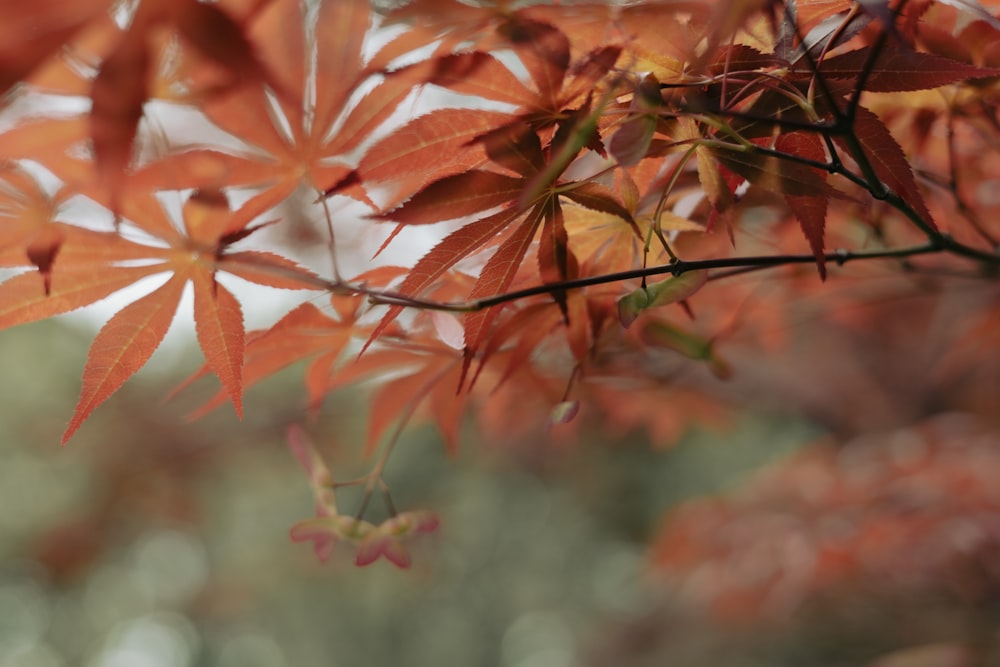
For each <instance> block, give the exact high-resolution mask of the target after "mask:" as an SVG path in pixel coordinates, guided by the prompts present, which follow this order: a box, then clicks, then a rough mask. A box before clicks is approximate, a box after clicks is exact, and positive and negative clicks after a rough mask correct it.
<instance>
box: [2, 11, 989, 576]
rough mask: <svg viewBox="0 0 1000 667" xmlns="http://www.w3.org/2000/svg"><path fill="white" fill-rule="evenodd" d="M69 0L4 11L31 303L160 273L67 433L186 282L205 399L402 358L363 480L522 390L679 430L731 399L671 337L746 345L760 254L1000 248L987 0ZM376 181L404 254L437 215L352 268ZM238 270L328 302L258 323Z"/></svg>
mask: <svg viewBox="0 0 1000 667" xmlns="http://www.w3.org/2000/svg"><path fill="white" fill-rule="evenodd" d="M64 4H66V3H60V2H57V1H56V0H44V1H43V2H36V3H22V2H17V1H15V0H5V1H4V2H3V3H2V8H3V12H4V16H5V25H4V28H3V30H4V31H5V38H6V39H5V41H4V44H5V46H4V47H3V48H2V49H0V73H2V74H3V77H2V79H0V86H3V89H4V90H5V91H6V108H5V112H4V119H5V129H4V130H3V132H2V133H0V138H2V141H0V158H2V159H3V160H4V163H3V167H2V172H0V181H2V182H0V198H2V205H0V218H2V219H0V262H2V266H4V267H10V268H14V269H18V270H19V272H17V273H16V274H15V275H13V277H11V278H9V279H7V280H6V281H5V282H3V283H0V327H9V326H14V325H18V324H23V323H26V322H31V321H36V320H39V319H43V318H47V317H51V316H54V315H57V314H60V313H64V312H68V311H71V310H74V309H77V308H80V307H83V306H86V305H88V304H91V303H94V302H96V301H99V300H101V299H104V298H105V297H107V296H109V295H111V294H113V293H115V292H118V291H120V290H123V289H124V288H126V287H128V286H131V285H133V284H134V283H137V282H139V281H145V280H146V279H147V278H151V277H159V280H160V281H161V283H160V284H159V286H158V287H156V288H155V289H153V290H152V291H151V292H149V293H148V294H146V295H145V296H141V297H139V298H137V299H136V300H134V301H133V302H131V303H130V304H128V305H126V306H125V307H123V308H122V309H121V310H120V311H119V312H118V313H117V314H115V315H114V316H113V317H112V318H111V319H110V320H109V321H108V322H107V323H106V324H105V326H104V327H103V328H102V329H101V331H100V332H99V333H98V335H97V337H96V340H95V341H94V344H93V346H92V348H91V351H90V354H89V357H88V360H87V364H86V367H85V369H84V372H83V388H82V392H81V397H80V401H79V403H78V405H77V408H76V411H75V413H74V414H73V416H72V418H71V420H70V423H69V426H68V428H67V430H66V433H65V436H64V440H68V439H69V438H70V437H71V436H72V434H73V433H74V432H76V430H77V429H78V428H79V427H80V426H81V425H82V424H83V422H84V421H85V420H86V419H87V417H88V416H89V415H90V414H91V413H92V411H93V410H94V409H95V408H96V407H97V406H98V405H100V404H101V403H102V402H103V401H105V400H106V399H107V398H108V397H109V396H111V395H112V394H113V393H114V392H115V391H116V390H117V389H118V388H119V387H120V386H121V385H122V384H123V383H124V382H125V381H126V380H127V379H128V378H129V377H130V376H132V375H133V374H134V373H135V372H136V371H138V370H139V368H141V367H142V366H143V365H144V364H145V363H146V361H147V360H148V359H149V357H150V356H151V355H152V354H153V352H154V351H155V349H156V348H157V347H158V345H159V344H160V342H161V341H162V339H163V337H164V335H165V334H166V331H167V329H168V328H169V326H170V324H171V322H172V321H173V319H174V316H175V313H176V311H177V308H178V304H179V303H180V301H181V297H182V295H183V294H184V293H185V291H187V290H190V291H193V293H194V318H195V322H196V325H197V337H198V342H199V344H200V346H201V349H202V350H203V352H204V355H205V359H206V366H205V369H204V370H203V372H202V373H201V374H204V373H208V372H211V373H212V374H214V375H216V376H217V377H218V378H219V380H220V382H221V385H222V389H221V391H220V394H219V396H218V397H217V398H216V399H213V400H212V401H210V402H209V403H208V404H207V405H206V408H205V409H210V408H213V407H215V406H216V405H218V404H219V403H222V402H225V401H226V400H227V399H228V400H230V401H231V402H232V403H233V405H234V406H235V408H236V411H237V412H240V411H241V410H242V396H243V392H244V391H245V390H246V388H247V387H249V386H251V385H253V384H255V383H257V382H259V381H261V380H263V379H265V378H267V377H269V376H270V375H272V374H274V373H276V372H277V371H279V370H280V369H282V368H285V367H287V366H289V365H291V364H293V363H296V362H299V361H307V363H308V366H307V370H306V381H305V384H306V388H307V391H308V394H309V401H310V406H311V407H312V408H313V409H314V410H319V409H321V406H322V403H323V401H324V399H325V398H326V396H327V395H329V394H330V392H332V391H334V390H336V389H338V388H341V387H344V386H347V385H350V384H354V383H357V382H361V381H366V380H369V379H380V380H381V384H380V386H379V389H378V390H377V391H376V392H375V394H374V396H373V399H372V405H373V408H372V411H371V422H370V429H369V436H368V442H367V443H366V446H365V451H366V452H367V453H372V452H374V451H376V450H377V449H378V448H379V447H380V446H381V447H382V448H383V449H382V454H381V455H380V456H379V458H378V459H377V460H378V463H377V464H376V469H375V470H373V471H372V474H371V476H370V478H369V482H370V484H368V485H366V488H367V491H368V493H367V495H366V496H365V498H366V500H365V503H363V506H366V505H367V498H368V496H369V495H370V494H371V492H372V490H373V489H374V488H375V486H377V485H380V484H383V483H384V482H383V481H382V479H381V469H382V467H383V466H384V465H385V460H386V458H387V457H388V454H389V452H391V449H392V447H393V444H394V443H395V441H396V439H397V438H398V436H399V429H400V428H402V424H405V423H406V422H408V421H409V420H410V419H411V418H412V417H413V416H414V415H417V414H427V415H428V416H429V417H430V419H431V420H432V421H433V422H434V423H435V424H436V425H437V426H438V427H439V429H440V431H441V432H442V434H443V436H444V438H445V441H446V443H447V445H448V447H449V449H450V450H454V449H455V448H456V447H457V441H458V430H459V425H460V421H461V417H462V415H463V414H465V413H466V412H467V410H468V409H475V410H476V411H477V414H478V415H479V417H480V419H481V423H482V424H483V425H484V426H483V427H484V428H491V427H492V428H495V429H496V430H498V431H501V432H506V433H509V434H511V435H516V434H515V433H511V432H512V429H513V430H516V429H517V428H519V427H518V426H516V425H513V424H514V422H513V421H512V420H511V419H510V416H511V415H512V414H517V416H518V419H517V420H516V421H517V423H519V424H531V423H538V422H544V421H545V420H546V419H547V420H548V421H550V422H551V423H558V424H563V423H565V424H567V425H566V426H565V427H564V428H565V429H567V430H571V429H573V428H574V427H575V420H574V417H575V416H576V414H577V412H578V411H579V409H580V406H581V405H586V406H588V409H590V410H592V411H598V410H600V411H602V412H603V413H604V414H605V415H606V418H605V423H606V424H607V425H609V426H611V427H617V428H620V429H622V430H628V429H632V428H635V427H645V428H647V429H648V430H649V431H650V432H651V433H653V434H654V437H656V438H657V439H659V440H668V439H670V438H672V437H673V436H675V435H676V434H677V433H678V432H679V431H680V430H681V429H682V428H683V427H684V425H685V423H687V422H688V421H692V420H699V419H705V418H706V415H711V416H712V417H713V418H714V416H715V415H716V414H717V413H718V411H719V405H718V403H717V402H715V401H714V400H712V399H711V398H710V397H708V396H707V395H706V394H705V392H704V391H703V390H702V389H699V388H697V387H692V386H689V385H685V384H684V383H682V382H665V381H664V380H665V379H668V378H666V377H665V376H667V375H670V374H672V373H673V368H674V366H672V365H671V364H670V362H669V360H670V359H674V358H676V359H687V360H693V361H694V362H700V363H702V364H704V366H705V367H706V368H707V369H708V370H709V371H710V372H711V373H712V374H714V375H715V376H718V377H727V376H729V375H730V372H731V368H730V365H729V364H727V363H726V361H725V360H724V359H723V357H722V356H720V354H719V352H718V351H717V349H716V348H717V347H718V346H717V344H716V343H717V337H718V336H720V335H722V334H723V333H724V332H726V331H729V330H731V328H732V327H734V326H736V325H737V324H738V321H737V319H738V318H737V317H736V315H734V313H738V312H740V306H739V304H740V303H741V300H743V301H744V302H745V299H746V295H745V294H744V293H743V292H741V291H740V287H739V286H738V282H739V281H735V280H723V279H726V278H731V277H732V276H734V275H736V274H742V273H747V272H750V271H755V270H759V269H771V270H778V269H780V268H781V267H786V268H785V270H788V271H793V270H794V268H795V267H796V266H797V265H802V264H814V265H815V266H816V268H817V270H818V275H819V278H823V279H825V278H826V277H827V275H828V272H829V270H830V268H829V267H830V265H833V264H836V265H838V266H839V265H843V264H845V263H847V262H849V261H851V262H853V261H854V260H859V259H869V260H887V261H891V262H893V266H894V267H895V269H897V270H903V269H913V267H915V266H917V267H923V268H928V269H933V270H941V267H942V266H947V267H948V269H949V270H957V271H966V272H968V271H969V270H970V267H971V269H972V271H976V270H980V271H982V272H983V273H984V274H987V275H992V272H995V269H996V267H997V266H998V265H1000V255H998V254H997V253H998V251H997V248H998V247H1000V246H998V243H997V240H996V239H997V238H998V237H1000V225H998V223H997V220H1000V217H998V216H997V215H996V213H997V212H998V211H997V210H996V209H997V208H998V207H1000V202H998V200H997V199H996V197H995V196H991V195H990V192H989V189H988V188H984V187H983V186H981V184H982V183H984V182H987V183H989V182H993V181H992V177H991V176H989V174H991V173H996V171H995V168H996V165H995V164H994V163H995V161H996V158H995V154H996V153H995V152H994V153H991V152H990V151H982V150H976V147H979V146H982V145H983V144H986V145H987V146H990V147H993V148H996V147H997V141H998V137H1000V133H998V132H997V123H998V121H997V117H996V99H997V89H996V84H995V78H996V77H997V76H998V75H1000V68H998V67H997V65H1000V46H998V45H1000V21H998V20H997V19H996V18H995V17H994V16H992V15H991V14H990V13H989V12H987V11H986V10H985V9H983V8H982V7H980V6H979V5H978V4H976V3H975V2H974V1H973V0H948V1H941V2H934V1H931V0H919V1H912V2H902V1H900V2H888V1H882V0H875V1H866V2H862V3H858V4H854V3H852V2H848V1H847V0H819V1H815V2H813V1H809V2H787V3H782V2H768V3H760V2H744V1H742V0H733V1H731V2H716V3H712V2H697V1H693V2H680V3H678V2H656V1H648V2H641V3H635V4H630V5H625V6H619V5H617V4H614V3H609V4H604V3H600V2H594V3H582V4H573V5H568V6H563V5H548V4H540V5H528V6H523V7H516V6H514V5H513V4H512V3H509V2H504V1H502V0H498V1H497V2H487V3H483V4H481V5H475V6H474V5H467V4H463V3H460V2H457V1H455V0H414V1H413V2H410V3H408V4H405V5H403V6H400V7H398V8H394V9H391V10H388V11H386V12H383V13H377V12H376V11H375V10H374V9H373V8H372V6H371V5H370V4H369V2H368V1H367V0H336V1H335V0H326V1H319V0H317V1H316V2H298V1H297V0H220V1H219V2H213V3H208V2H199V1H198V0H182V1H178V0H169V1H167V0H141V1H140V2H135V3H109V2H107V0H88V1H87V2H74V3H71V5H72V11H64V10H66V8H65V7H63V5H64ZM441 99H444V100H446V102H440V100H441ZM435 100H438V101H437V102H435ZM447 100H450V103H449V102H447ZM81 102H82V103H81ZM80 109H83V110H82V111H81V110H80ZM413 109H417V110H418V111H412V110H413ZM402 115H405V116H406V117H407V119H406V120H405V121H402V122H401V121H399V120H398V118H399V117H400V116H402ZM178 117H179V118H183V119H184V122H183V123H173V120H172V119H175V118H178ZM172 123H173V125H172ZM173 126H176V127H177V129H168V128H172V127H173ZM189 128H199V129H198V130H197V131H196V130H192V129H189ZM901 142H902V143H901ZM904 146H905V148H904ZM984 179H987V180H986V181H984ZM303 195H304V196H303ZM303 199H304V200H307V201H311V203H301V204H299V209H300V210H299V211H297V212H296V214H295V215H292V214H290V213H289V211H290V209H291V208H292V206H293V203H294V202H301V201H302V200H303ZM350 201H353V202H356V203H360V204H361V205H364V206H366V207H367V208H368V210H369V213H368V215H367V218H366V220H365V221H364V222H363V223H362V224H363V225H364V226H365V227H366V228H369V227H370V228H371V229H374V230H382V229H384V228H387V227H389V228H391V231H389V232H388V234H386V235H385V240H384V242H383V243H382V248H384V247H386V246H388V245H390V244H395V245H399V244H401V243H403V241H402V240H400V239H405V238H407V235H408V234H409V233H411V232H412V231H413V230H412V228H418V229H419V228H424V227H426V226H429V225H434V226H435V229H436V230H440V235H439V238H440V241H439V242H437V244H436V245H434V246H433V247H432V249H431V250H430V251H429V252H427V253H426V254H424V255H423V256H422V257H420V258H419V259H417V260H416V261H415V263H414V264H413V265H412V266H409V267H405V268H403V267H399V268H397V267H388V266H382V267H380V268H374V269H371V270H367V271H364V272H363V273H361V274H360V275H358V276H344V275H342V274H341V270H340V268H339V267H340V261H339V260H342V259H343V258H341V257H338V255H337V246H336V244H335V243H334V240H335V237H334V231H335V229H343V228H344V225H345V224H351V223H353V224H357V222H356V221H340V220H336V219H335V218H336V217H337V216H335V215H333V214H332V213H331V210H332V208H333V206H334V204H338V205H339V204H340V203H342V202H350ZM81 211H83V213H81ZM303 214H306V215H307V216H312V217H313V218H315V219H316V220H318V221H319V222H320V224H321V225H323V224H324V223H325V227H326V230H325V231H326V233H327V234H328V239H327V240H326V241H315V242H314V243H313V245H314V246H316V247H319V248H321V249H322V248H329V251H330V254H331V257H330V259H331V260H332V266H333V269H332V273H331V274H330V275H325V276H324V275H322V272H319V271H318V270H315V271H314V270H311V269H307V268H305V267H304V266H302V265H301V264H300V263H296V262H295V261H293V260H292V257H291V251H290V250H289V251H288V252H284V251H283V254H278V253H276V252H274V250H275V247H274V243H273V241H259V242H258V246H254V245H253V244H254V242H255V241H257V240H258V239H262V238H264V235H263V234H261V233H258V232H259V230H261V229H263V228H265V227H271V228H273V229H285V230H287V231H288V232H289V233H290V234H292V233H293V232H294V227H295V225H296V224H297V220H299V219H301V218H302V217H303ZM831 248H836V249H834V250H831ZM380 251H381V249H380ZM928 256H930V257H928ZM921 262H926V264H921ZM934 262H937V263H936V264H935V263H934ZM956 267H957V268H956ZM164 276H165V278H164ZM658 276H667V277H666V278H665V279H662V280H660V279H658V278H657V277H658ZM230 277H233V278H237V279H242V280H243V281H249V282H250V283H255V284H257V285H261V286H266V287H272V288H280V289H289V290H304V291H309V292H310V293H311V294H313V295H315V292H320V293H323V294H324V295H329V301H328V303H329V307H327V305H326V303H324V304H323V306H322V307H321V306H320V305H317V302H316V301H306V302H304V303H302V304H301V305H299V306H298V307H296V308H294V309H293V310H291V312H289V313H287V314H286V315H285V316H284V317H281V318H280V319H278V321H277V322H276V323H275V324H274V325H273V326H272V327H270V328H269V329H267V330H263V331H255V332H249V333H247V332H246V331H245V326H244V321H243V314H242V306H241V304H240V301H239V300H238V298H237V297H236V296H235V295H234V294H233V292H232V291H231V289H230V288H227V287H226V282H227V281H228V280H230ZM813 280H814V281H815V280H816V278H815V277H814V278H813ZM229 284H230V285H232V283H231V282H230V283H229ZM189 286H190V287H189ZM734 303H735V304H736V306H735V307H734V306H733V304H734ZM671 305H673V306H674V307H671V308H666V307H664V306H671ZM378 307H381V310H377V308H378ZM405 309H411V310H415V311H416V314H415V316H413V317H408V318H401V317H400V315H401V314H402V312H403V311H404V310H405ZM372 311H374V314H371V313H372ZM695 315H697V318H695ZM359 348H360V349H361V350H362V351H363V353H362V354H360V355H356V354H355V352H356V351H357V349H359ZM664 359H666V360H668V361H667V362H666V363H665V362H664ZM199 375H200V374H199ZM665 405H670V406H673V408H672V409H669V410H668V409H664V407H663V406H665ZM576 421H578V420H576ZM393 429H395V430H393ZM311 470H312V474H315V473H316V470H317V468H316V467H315V466H314V467H312V468H311ZM361 514H363V512H362V513H361ZM345 521H346V523H345ZM429 525H430V524H429V520H428V519H426V517H424V516H423V515H414V516H409V515H406V514H398V515H395V518H393V519H391V520H390V523H388V524H383V525H382V526H379V527H376V526H372V525H371V524H368V523H365V522H363V519H362V516H361V515H360V514H359V516H358V517H357V518H356V519H350V520H346V519H345V520H344V521H342V520H341V517H340V515H338V514H337V513H336V512H335V511H334V510H333V509H331V508H329V507H328V508H327V509H326V511H322V510H321V512H320V517H319V518H318V519H316V520H313V522H312V523H306V524H302V525H300V526H298V527H297V529H296V534H297V535H298V536H300V537H305V538H308V539H313V540H314V541H316V542H317V546H318V547H319V548H320V549H321V550H325V549H326V548H327V546H326V545H327V538H329V539H333V538H334V537H336V538H337V539H341V540H352V541H356V542H359V543H360V544H361V545H362V546H361V550H360V551H359V560H360V561H366V562H367V561H370V560H373V559H375V558H377V557H378V555H380V554H383V555H386V556H388V557H389V558H390V560H393V561H395V562H396V563H397V564H402V563H403V562H405V561H406V558H405V556H404V555H403V553H404V552H402V551H401V550H400V549H399V548H397V546H396V545H397V542H396V541H395V540H396V537H398V536H399V535H401V534H402V533H408V532H409V531H413V530H416V531H418V532H419V531H420V530H423V529H425V528H427V527H428V526H429ZM323 536H326V537H323ZM376 536H377V538H378V539H376ZM373 545H374V546H373Z"/></svg>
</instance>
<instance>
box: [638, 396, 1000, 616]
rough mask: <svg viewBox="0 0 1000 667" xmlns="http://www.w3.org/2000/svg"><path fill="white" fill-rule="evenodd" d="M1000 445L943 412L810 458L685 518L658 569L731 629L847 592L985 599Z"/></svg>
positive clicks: (702, 503) (990, 590)
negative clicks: (728, 622) (738, 623)
mask: <svg viewBox="0 0 1000 667" xmlns="http://www.w3.org/2000/svg"><path fill="white" fill-rule="evenodd" d="M998 444H1000V443H998V442H997V437H996V434H995V433H994V432H991V431H990V430H989V429H986V428H984V426H983V425H982V424H977V423H975V422H974V421H972V420H970V419H969V418H968V417H960V416H957V415H946V416H942V417H938V418H936V419H935V420H932V421H929V422H925V423H923V424H921V425H919V426H917V427H914V428H908V429H902V430H898V431H894V432H891V433H888V434H883V435H878V436H874V435H873V436H861V437H859V438H856V439H854V440H852V441H850V442H848V443H847V444H846V445H844V446H842V447H839V448H838V447H832V446H830V443H824V444H821V445H815V446H812V447H809V448H806V449H805V450H804V451H802V452H801V453H800V454H798V455H797V456H795V457H793V458H792V459H791V460H788V461H784V462H781V463H779V464H777V465H775V466H773V467H771V468H769V469H767V470H764V471H762V472H761V473H760V474H759V475H758V476H757V477H756V478H755V479H753V480H752V481H750V482H749V483H748V484H745V485H744V486H742V487H741V488H740V489H739V490H738V491H736V492H735V493H732V494H730V495H728V496H724V497H719V498H712V499H703V500H698V501H694V502H692V503H690V504H688V505H686V506H684V507H682V508H680V509H678V510H677V511H676V512H674V513H673V514H672V516H671V517H670V518H669V520H668V524H667V525H666V527H665V529H664V530H663V531H662V532H661V534H660V536H659V538H658V541H657V544H656V547H655V560H656V563H657V566H658V568H659V571H660V572H661V573H663V574H664V575H665V576H667V577H669V578H670V579H671V581H672V582H673V583H675V584H678V585H679V586H680V589H681V590H682V591H683V593H684V595H685V597H687V599H688V600H690V601H693V602H695V603H696V604H698V605H702V606H705V607H707V608H709V609H711V610H712V612H713V613H715V614H718V615H719V616H721V617H724V618H728V619H731V620H735V619H740V620H748V619H753V618H757V617H760V616H775V615H777V616H779V617H785V616H787V615H788V614H790V613H792V612H795V611H796V610H798V609H799V608H801V607H802V606H804V605H806V604H808V603H813V604H814V605H815V604H816V603H817V601H823V600H826V603H827V604H829V603H830V602H831V601H836V600H837V599H838V598H843V597H846V596H848V591H853V592H854V595H855V596H857V595H859V594H860V592H862V591H865V592H866V594H867V595H869V596H875V595H881V596H886V597H897V598H903V599H905V598H906V597H907V596H912V595H913V594H915V593H919V594H920V595H923V596H927V597H930V598H934V597H943V598H947V599H953V600H957V601H960V602H962V603H965V604H970V603H977V602H980V601H982V600H985V599H988V598H990V597H991V596H992V595H994V594H995V591H996V587H997V585H998V583H1000V571H998V570H997V567H996V562H995V557H996V553H997V549H998V548H1000V542H998V534H1000V533H998V528H1000V525H998V523H997V516H998V515H997V510H998V504H1000V495H998V494H997V491H996V488H995V485H994V484H993V482H992V480H993V478H994V477H995V474H996V471H997V469H998V466H1000V448H998Z"/></svg>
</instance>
